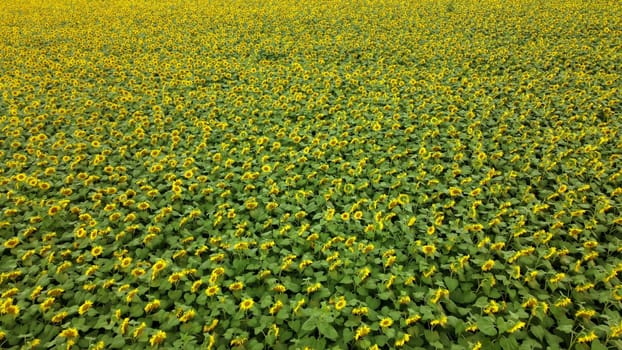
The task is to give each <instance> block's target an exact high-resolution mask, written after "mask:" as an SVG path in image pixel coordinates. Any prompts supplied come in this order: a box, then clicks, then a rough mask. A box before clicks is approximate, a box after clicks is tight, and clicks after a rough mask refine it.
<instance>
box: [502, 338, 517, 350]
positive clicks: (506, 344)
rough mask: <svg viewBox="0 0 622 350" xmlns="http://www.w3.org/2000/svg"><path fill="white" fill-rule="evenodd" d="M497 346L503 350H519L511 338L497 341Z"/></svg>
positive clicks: (514, 340)
mask: <svg viewBox="0 0 622 350" xmlns="http://www.w3.org/2000/svg"><path fill="white" fill-rule="evenodd" d="M499 345H501V348H502V349H503V350H520V345H519V344H518V342H517V341H516V338H515V337H513V336H511V337H508V338H505V337H504V338H501V339H499Z"/></svg>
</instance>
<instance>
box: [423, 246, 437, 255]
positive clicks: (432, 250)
mask: <svg viewBox="0 0 622 350" xmlns="http://www.w3.org/2000/svg"><path fill="white" fill-rule="evenodd" d="M421 251H422V252H423V253H424V254H425V255H434V253H436V247H435V246H434V245H433V244H429V245H424V246H423V247H421Z"/></svg>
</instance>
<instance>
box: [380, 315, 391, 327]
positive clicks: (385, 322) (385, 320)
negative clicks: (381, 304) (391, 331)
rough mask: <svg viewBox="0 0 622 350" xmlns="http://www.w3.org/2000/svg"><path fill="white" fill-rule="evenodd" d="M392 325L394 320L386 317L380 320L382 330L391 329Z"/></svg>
mask: <svg viewBox="0 0 622 350" xmlns="http://www.w3.org/2000/svg"><path fill="white" fill-rule="evenodd" d="M392 325H393V320H392V319H391V318H389V317H385V318H383V319H381V320H380V327H381V328H388V327H391V326H392Z"/></svg>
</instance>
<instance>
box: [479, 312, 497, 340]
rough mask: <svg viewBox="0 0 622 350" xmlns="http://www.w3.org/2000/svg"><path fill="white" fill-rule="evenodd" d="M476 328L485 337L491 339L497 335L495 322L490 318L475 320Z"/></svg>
mask: <svg viewBox="0 0 622 350" xmlns="http://www.w3.org/2000/svg"><path fill="white" fill-rule="evenodd" d="M477 328H479V330H480V331H481V332H482V333H484V334H485V335H487V336H490V337H493V336H495V335H497V328H496V327H495V322H494V320H493V319H492V318H490V317H481V318H480V319H478V320H477Z"/></svg>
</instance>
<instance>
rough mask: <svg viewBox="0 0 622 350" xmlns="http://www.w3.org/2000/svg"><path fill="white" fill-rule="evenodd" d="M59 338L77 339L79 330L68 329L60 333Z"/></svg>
mask: <svg viewBox="0 0 622 350" xmlns="http://www.w3.org/2000/svg"><path fill="white" fill-rule="evenodd" d="M59 336H61V337H63V338H76V337H77V336H78V330H77V329H76V328H67V329H65V330H63V331H62V332H60V334H59Z"/></svg>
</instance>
